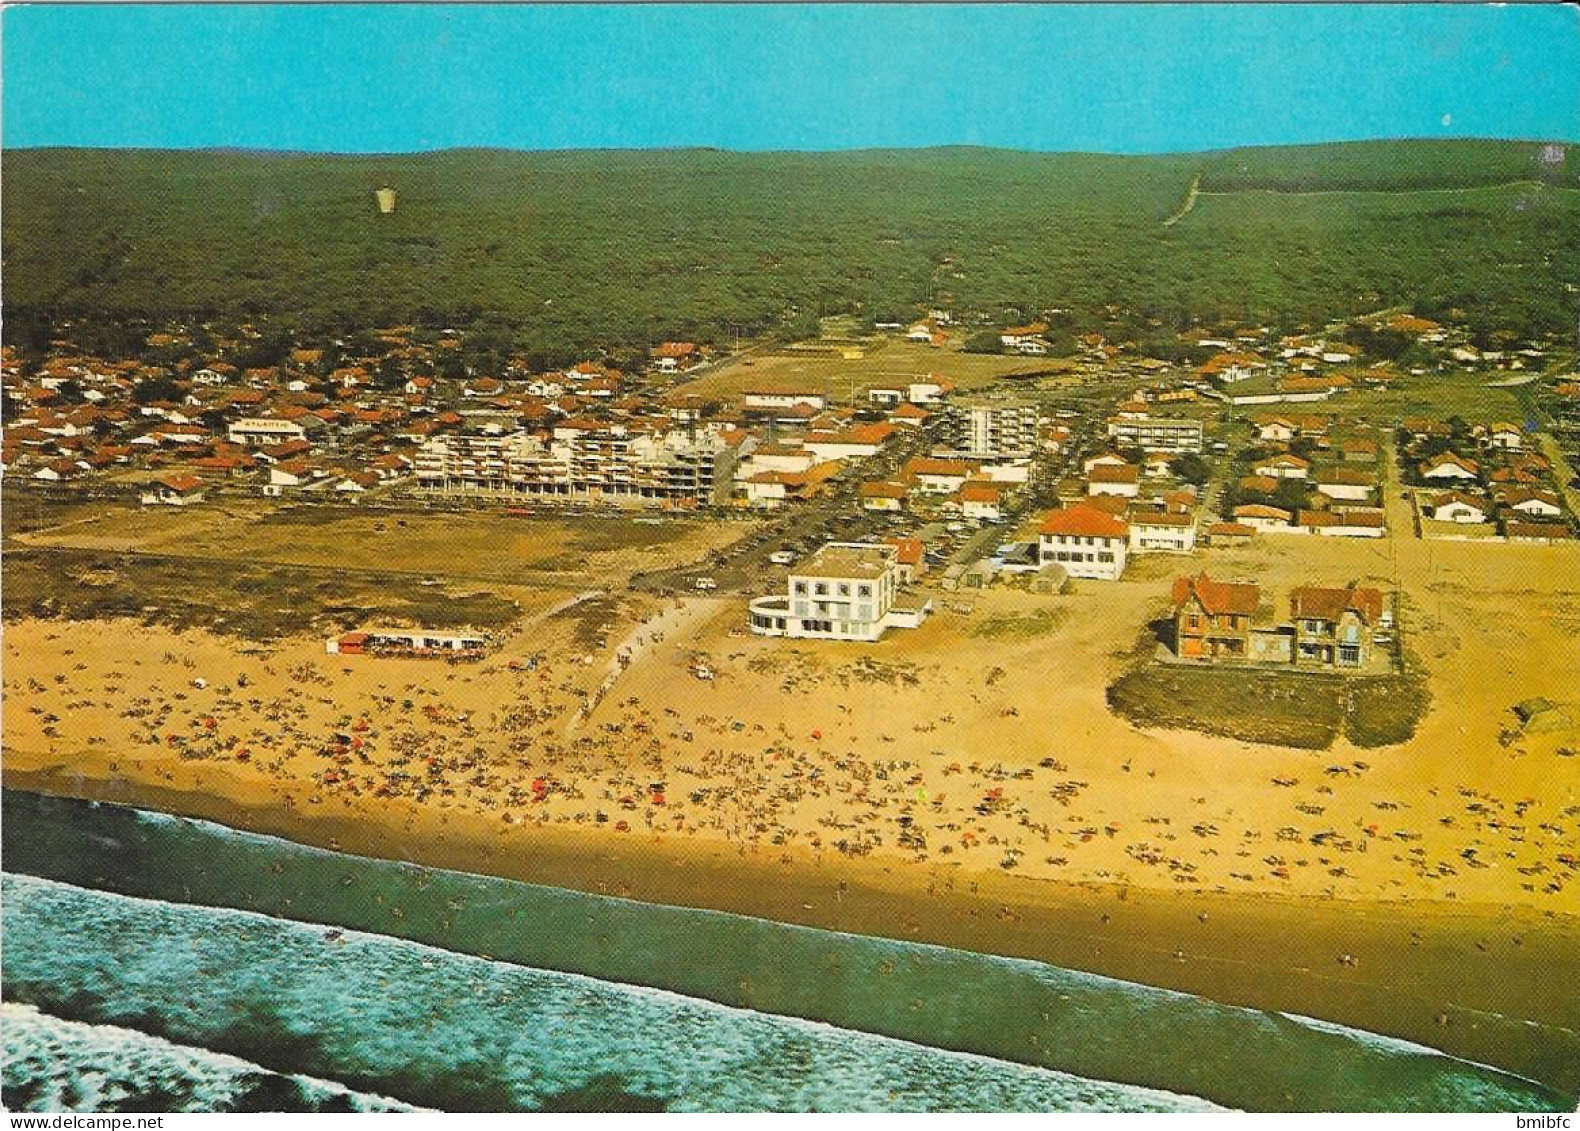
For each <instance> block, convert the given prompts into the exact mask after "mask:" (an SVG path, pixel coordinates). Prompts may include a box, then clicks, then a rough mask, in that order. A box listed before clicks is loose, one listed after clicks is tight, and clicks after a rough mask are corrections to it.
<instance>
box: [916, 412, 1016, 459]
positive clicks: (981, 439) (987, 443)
mask: <svg viewBox="0 0 1580 1131" xmlns="http://www.w3.org/2000/svg"><path fill="white" fill-rule="evenodd" d="M1038 419H1039V416H1038V412H1037V406H1036V405H1035V404H1032V403H1031V402H1029V401H1020V400H977V401H966V402H960V403H951V404H950V405H949V408H948V411H947V412H946V414H945V417H944V430H943V436H942V437H941V439H940V450H941V451H947V452H948V453H949V454H951V455H963V456H971V457H973V458H976V459H996V458H1001V457H1003V458H1011V459H1013V458H1020V457H1026V456H1030V455H1033V454H1035V452H1036V451H1037V443H1038V434H1037V425H1038Z"/></svg>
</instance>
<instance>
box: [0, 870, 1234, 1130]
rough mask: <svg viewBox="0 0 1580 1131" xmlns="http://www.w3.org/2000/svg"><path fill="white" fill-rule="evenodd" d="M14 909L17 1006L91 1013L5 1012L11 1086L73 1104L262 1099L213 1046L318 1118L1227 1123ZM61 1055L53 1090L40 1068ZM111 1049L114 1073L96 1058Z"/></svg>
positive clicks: (966, 1061) (299, 934) (63, 899)
mask: <svg viewBox="0 0 1580 1131" xmlns="http://www.w3.org/2000/svg"><path fill="white" fill-rule="evenodd" d="M4 899H5V907H6V914H5V919H4V929H5V940H4V941H5V974H6V993H7V996H8V997H10V998H13V999H20V1000H25V1001H36V1002H39V1004H40V1005H41V1006H42V1007H43V1008H46V1009H49V1008H53V1009H57V1010H62V1011H68V1012H71V1013H75V1014H79V1015H82V1016H83V1017H85V1018H91V1019H92V1021H91V1023H89V1022H86V1021H78V1022H63V1021H60V1020H58V1019H56V1018H53V1017H50V1018H47V1019H45V1018H42V1017H41V1016H40V1015H38V1014H32V1015H29V1016H28V1017H27V1018H26V1022H27V1023H25V1024H23V1025H20V1026H17V1027H16V1028H15V1029H13V1027H12V1025H11V1023H10V1022H11V1020H12V1017H11V1015H10V1014H8V1015H7V1016H6V1017H5V1021H6V1035H5V1043H6V1068H5V1085H6V1088H7V1090H8V1091H9V1090H13V1089H18V1088H22V1087H30V1088H31V1089H32V1090H33V1092H34V1094H36V1095H41V1096H52V1095H58V1094H59V1093H60V1092H61V1091H62V1090H63V1089H64V1087H65V1086H66V1085H65V1083H64V1082H63V1081H62V1079H61V1078H60V1077H61V1076H62V1075H63V1076H64V1078H65V1080H66V1081H69V1082H70V1086H71V1087H72V1089H73V1090H74V1091H75V1092H77V1093H79V1094H87V1095H90V1096H91V1095H99V1096H103V1095H106V1094H113V1092H112V1090H111V1088H112V1086H111V1085H109V1084H107V1083H106V1081H109V1080H114V1081H121V1080H127V1079H130V1080H131V1081H133V1082H135V1081H138V1080H142V1081H147V1082H149V1083H157V1084H158V1085H159V1086H160V1087H162V1088H165V1089H166V1090H168V1091H172V1092H175V1091H177V1090H182V1091H183V1094H186V1095H190V1096H191V1097H192V1098H193V1099H194V1100H197V1099H211V1100H213V1101H214V1102H216V1103H220V1104H224V1103H228V1102H232V1097H233V1095H234V1094H235V1093H236V1092H237V1091H239V1090H241V1088H240V1082H242V1081H249V1082H252V1086H253V1087H254V1089H256V1088H257V1087H258V1086H259V1085H258V1083H257V1080H256V1078H257V1077H258V1076H259V1069H258V1068H257V1065H256V1064H254V1063H249V1062H248V1060H246V1059H237V1058H236V1057H234V1056H229V1055H216V1054H215V1053H214V1052H210V1051H200V1050H212V1049H219V1050H226V1051H230V1050H245V1052H246V1054H247V1056H248V1057H250V1058H251V1059H252V1060H255V1061H257V1062H264V1063H268V1064H269V1066H270V1067H271V1068H272V1069H273V1071H274V1077H275V1080H276V1081H279V1084H277V1085H276V1091H281V1090H283V1089H282V1088H281V1086H280V1085H283V1084H284V1083H285V1082H286V1081H287V1080H289V1081H290V1082H291V1084H293V1085H294V1086H296V1087H297V1088H298V1089H299V1090H300V1091H301V1093H302V1095H303V1096H304V1097H305V1098H307V1099H309V1100H310V1101H316V1102H317V1104H318V1105H319V1106H322V1105H323V1103H324V1101H325V1100H326V1099H329V1098H330V1097H331V1096H333V1097H336V1098H340V1099H342V1100H343V1101H344V1100H346V1099H348V1098H349V1097H352V1096H355V1097H358V1099H361V1098H362V1097H364V1096H366V1094H367V1092H369V1091H376V1092H384V1093H388V1094H391V1095H395V1096H399V1097H401V1098H402V1099H404V1100H408V1101H410V1102H413V1103H420V1104H424V1105H426V1106H433V1107H439V1108H443V1109H446V1110H468V1109H489V1110H529V1111H535V1110H566V1109H570V1110H577V1109H585V1108H593V1107H617V1108H625V1109H633V1108H634V1109H639V1110H640V1109H652V1110H691V1111H757V1110H781V1111H817V1110H825V1111H827V1110H841V1111H847V1110H848V1111H936V1110H949V1111H1001V1110H1003V1111H1209V1110H1213V1105H1211V1104H1208V1103H1206V1102H1205V1101H1202V1100H1199V1099H1195V1098H1193V1097H1188V1096H1177V1095H1170V1094H1168V1093H1165V1092H1159V1091H1155V1090H1151V1089H1146V1088H1137V1087H1131V1086H1126V1085H1123V1084H1113V1083H1105V1082H1102V1081H1095V1080H1084V1079H1081V1078H1080V1077H1077V1076H1072V1075H1069V1074H1067V1073H1062V1072H1054V1071H1050V1070H1048V1069H1045V1068H1033V1067H1029V1066H1026V1065H1019V1064H1011V1063H1008V1062H1005V1061H997V1060H993V1059H990V1058H987V1057H982V1056H975V1055H972V1054H970V1053H961V1052H948V1051H944V1050H941V1049H934V1048H927V1047H924V1046H920V1045H915V1044H910V1043H908V1042H904V1041H897V1040H894V1039H892V1038H888V1037H879V1036H873V1035H871V1034H868V1033H857V1032H851V1031H849V1030H842V1029H837V1028H834V1027H833V1026H829V1025H823V1024H819V1023H817V1022H812V1021H804V1020H800V1019H796V1018H786V1017H774V1016H769V1015H766V1014H761V1013H755V1012H752V1011H749V1010H742V1009H733V1008H730V1007H728V1006H722V1005H717V1004H714V1003H713V1002H706V1001H699V1000H697V999H695V998H686V997H682V996H681V995H678V994H673V993H669V992H666V991H663V990H653V989H647V988H644V987H640V986H626V985H620V984H618V983H613V982H602V981H599V980H597V979H593V978H588V977H585V976H582V975H578V974H562V973H557V972H554V971H548V970H533V969H528V968H525V967H520V966H515V965H512V964H509V963H504V962H498V961H492V960H488V959H483V958H476V957H473V956H470V955H460V954H454V953H451V952H448V951H443V950H439V949H436V948H434V947H429V946H424V945H422V944H420V943H413V942H408V941H406V940H403V939H393V938H388V937H385V936H380V935H371V934H364V933H362V932H356V931H337V930H334V929H330V928H326V927H324V926H321V925H314V924H305V923H297V922H290V921H287V920H283V919H276V918H272V917H269V916H265V915H258V914H255V913H252V912H246V911H230V910H223V909H216V908H208V907H196V906H192V905H189V904H175V903H165V902H160V901H154V900H143V899H137V898H134V897H131V896H124V895H114V894H110V893H107V892H99V891H92V890H89V889H86V888H78V887H73V886H71V885H68V884H62V883H58V882H56V881H53V880H42V879H36V878H33V877H26V876H7V877H6V878H5V880H4ZM12 1012H13V1013H14V1007H13V1009H12ZM116 1022H121V1023H123V1024H135V1025H138V1026H143V1027H147V1028H150V1029H154V1030H157V1031H158V1032H159V1033H160V1034H161V1036H162V1037H163V1038H165V1039H161V1040H154V1039H152V1038H149V1037H145V1036H142V1035H141V1034H131V1033H128V1032H127V1031H126V1030H125V1029H123V1028H118V1027H116V1026H115V1023H116ZM170 1041H176V1042H180V1043H181V1044H180V1045H173V1044H170V1043H169V1042H170ZM181 1045H185V1046H188V1047H185V1048H183V1047H181ZM57 1051H58V1052H59V1054H60V1057H61V1059H60V1061H59V1062H58V1069H57V1071H58V1075H57V1076H56V1077H55V1078H50V1077H49V1076H48V1074H47V1072H46V1070H45V1068H44V1067H43V1065H44V1064H45V1063H46V1062H47V1059H48V1057H49V1056H50V1055H51V1054H52V1053H55V1052H57ZM106 1052H107V1053H108V1054H109V1056H108V1058H107V1059H108V1060H109V1062H110V1067H108V1068H107V1067H105V1064H104V1061H103V1060H102V1059H100V1057H99V1056H97V1055H95V1054H101V1053H106ZM285 1074H290V1075H289V1076H287V1075H285ZM304 1077H307V1078H309V1079H310V1078H312V1077H332V1078H333V1079H335V1080H337V1081H340V1082H342V1084H343V1085H345V1086H344V1087H341V1086H337V1085H326V1084H323V1083H321V1082H315V1083H314V1084H311V1085H309V1084H307V1083H305V1082H304ZM348 1089H349V1090H348ZM52 1110H53V1108H52Z"/></svg>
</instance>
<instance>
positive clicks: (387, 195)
mask: <svg viewBox="0 0 1580 1131" xmlns="http://www.w3.org/2000/svg"><path fill="white" fill-rule="evenodd" d="M373 199H374V200H376V201H378V204H379V212H380V213H381V214H382V215H385V216H388V215H389V214H390V213H391V212H394V211H395V190H394V189H392V188H381V189H375V190H373Z"/></svg>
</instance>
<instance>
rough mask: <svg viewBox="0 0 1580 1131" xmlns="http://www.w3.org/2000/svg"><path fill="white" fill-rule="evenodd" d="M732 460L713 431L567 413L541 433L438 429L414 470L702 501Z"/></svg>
mask: <svg viewBox="0 0 1580 1131" xmlns="http://www.w3.org/2000/svg"><path fill="white" fill-rule="evenodd" d="M734 466H735V449H734V448H732V447H731V446H730V445H729V444H727V443H726V442H725V441H724V440H723V439H722V438H721V437H719V436H718V435H717V434H716V433H713V432H698V433H696V434H695V435H693V434H691V433H689V432H687V431H685V430H671V431H652V430H645V429H637V428H631V427H629V426H627V425H624V424H611V423H607V422H596V421H586V420H567V421H562V422H561V423H560V424H558V425H556V426H555V427H554V428H553V429H552V430H551V431H550V432H548V433H547V434H535V433H530V432H526V431H517V432H510V433H505V434H497V435H496V434H492V433H489V432H469V433H460V434H451V435H444V436H436V437H433V438H432V439H430V440H428V441H427V442H426V443H424V444H423V446H422V447H421V448H420V449H419V450H418V452H417V456H416V460H415V468H414V470H415V473H416V477H417V483H418V485H419V486H421V487H424V488H428V489H431V490H437V491H460V492H484V493H495V494H501V495H523V496H529V497H532V498H541V499H546V500H555V499H563V500H567V501H582V502H586V501H595V502H596V501H602V502H613V503H624V504H635V505H640V506H686V507H692V506H697V507H705V506H713V505H716V504H720V503H723V502H726V501H727V500H728V498H729V495H730V486H731V477H732V473H733V471H734Z"/></svg>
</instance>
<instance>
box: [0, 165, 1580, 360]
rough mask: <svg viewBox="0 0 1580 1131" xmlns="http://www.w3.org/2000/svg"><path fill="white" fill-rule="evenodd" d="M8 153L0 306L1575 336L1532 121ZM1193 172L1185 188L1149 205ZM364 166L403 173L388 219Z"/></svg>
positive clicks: (1556, 197) (1561, 191)
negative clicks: (1225, 324)
mask: <svg viewBox="0 0 1580 1131" xmlns="http://www.w3.org/2000/svg"><path fill="white" fill-rule="evenodd" d="M3 172H4V226H3V236H4V272H5V280H6V287H5V314H6V316H7V319H8V321H11V324H12V326H13V327H17V326H22V327H27V326H42V325H45V324H56V325H58V324H60V323H61V322H63V321H67V320H74V319H82V318H88V319H96V320H101V321H102V320H118V321H130V322H135V323H139V324H157V323H163V322H167V321H170V320H173V319H199V320H201V319H254V320H262V319H269V320H271V321H273V322H275V323H277V324H282V325H285V326H289V327H291V328H292V329H294V330H296V331H298V332H302V333H305V334H323V333H350V332H353V331H355V330H357V329H362V328H366V327H369V326H376V325H388V324H396V323H404V322H415V323H418V324H419V325H422V326H425V327H429V328H434V329H438V328H443V327H451V326H453V327H456V328H467V329H473V330H477V329H480V328H492V329H493V330H494V331H495V332H496V333H498V334H499V335H500V336H501V337H503V338H506V339H509V340H510V341H512V342H513V343H514V344H515V345H517V346H519V347H521V348H525V349H531V350H536V351H546V353H548V354H556V353H561V352H563V353H567V354H581V353H584V352H585V351H587V350H590V349H598V348H608V349H633V348H634V349H640V348H643V347H645V346H648V345H650V344H652V343H654V342H657V341H660V340H663V339H667V338H680V339H691V340H697V341H704V342H725V341H729V340H733V338H734V336H735V334H736V333H737V332H739V333H741V334H743V335H753V334H760V333H765V332H782V333H787V334H789V333H799V332H802V331H804V330H806V329H807V328H808V327H809V326H811V325H812V324H813V320H814V319H815V318H816V317H817V316H819V315H826V314H836V313H844V314H855V315H857V316H858V317H860V318H864V319H867V320H876V321H887V320H895V321H904V320H907V319H910V318H913V317H915V316H917V315H918V314H919V313H922V312H925V311H926V310H927V309H928V308H930V307H932V306H942V307H947V308H950V309H952V310H953V311H955V312H956V313H957V315H966V316H977V317H980V318H982V319H986V320H990V321H993V322H1003V321H1009V320H1013V319H1015V318H1018V317H1020V316H1022V315H1026V316H1030V315H1032V314H1034V313H1036V312H1038V311H1043V310H1046V309H1050V308H1057V309H1060V310H1063V311H1066V312H1068V313H1067V314H1066V316H1065V318H1064V322H1065V326H1064V327H1063V328H1064V329H1069V330H1081V329H1083V328H1095V327H1096V326H1099V325H1104V324H1106V325H1108V326H1110V327H1112V324H1113V322H1114V321H1115V320H1116V318H1117V319H1119V320H1121V321H1128V322H1130V323H1132V324H1133V329H1134V332H1135V333H1136V334H1138V335H1141V336H1146V335H1147V334H1149V333H1151V334H1156V335H1159V336H1161V335H1162V334H1165V333H1169V332H1172V331H1173V330H1175V329H1178V328H1182V327H1184V326H1187V325H1191V324H1195V323H1207V324H1211V323H1214V322H1218V321H1255V322H1270V323H1272V324H1275V325H1280V326H1286V325H1287V326H1289V327H1291V328H1293V327H1295V326H1298V325H1301V324H1319V323H1321V322H1325V321H1327V320H1329V319H1331V318H1338V317H1343V316H1345V315H1348V314H1353V313H1357V312H1360V311H1365V310H1372V309H1377V308H1378V307H1382V306H1395V305H1397V306H1405V307H1410V308H1413V309H1414V310H1416V311H1417V312H1418V313H1421V314H1423V315H1425V316H1427V317H1433V316H1440V317H1441V316H1449V317H1456V318H1460V319H1462V320H1464V321H1466V322H1467V323H1469V324H1470V325H1471V327H1472V329H1479V330H1480V331H1481V332H1483V333H1486V332H1490V331H1491V330H1494V329H1507V330H1512V331H1514V332H1515V333H1516V334H1518V335H1520V336H1521V337H1526V336H1538V335H1542V334H1549V333H1561V332H1564V331H1566V330H1569V329H1572V327H1573V321H1574V311H1575V306H1576V297H1577V293H1580V191H1576V189H1577V187H1580V158H1576V157H1573V156H1569V155H1567V154H1564V153H1563V152H1562V151H1561V150H1558V149H1556V148H1555V147H1544V146H1542V145H1540V144H1538V143H1533V142H1368V143H1351V144H1340V145H1328V146H1311V147H1300V148H1291V149H1265V150H1238V151H1229V152H1223V153H1212V154H1194V155H1168V156H1157V157H1115V156H1099V155H1085V154H1030V153H1018V152H1008V151H999V150H980V149H964V148H961V149H932V150H895V151H864V152H851V153H823V154H789V153H763V154H738V153H725V152H717V151H710V150H666V151H619V152H613V151H610V152H605V151H576V152H559V153H516V152H497V151H483V150H457V151H447V152H442V153H431V154H414V155H399V156H318V155H294V154H273V153H270V154H258V153H243V152H218V151H204V152H156V151H142V150H136V151H133V150H17V151H11V152H8V153H7V154H5V157H4V169H3ZM1197 175H1200V176H1201V178H1202V179H1201V190H1202V196H1201V197H1200V199H1199V200H1198V201H1197V202H1196V204H1195V207H1194V208H1193V209H1192V210H1191V211H1190V213H1189V214H1188V215H1186V216H1185V217H1184V218H1183V219H1182V220H1181V221H1180V222H1178V223H1177V224H1174V225H1172V226H1169V227H1165V226H1164V225H1163V220H1164V219H1165V218H1167V217H1168V216H1169V215H1170V214H1171V213H1173V212H1175V211H1176V210H1177V209H1178V208H1179V207H1180V206H1181V203H1182V202H1183V201H1184V199H1185V196H1186V192H1187V189H1188V187H1189V184H1190V182H1191V179H1192V178H1193V177H1194V176H1197ZM381 186H389V187H392V188H394V189H395V190H396V192H397V193H398V204H397V207H396V210H395V212H394V213H393V214H392V215H380V214H379V212H378V209H377V208H376V206H375V203H374V196H373V191H374V189H376V188H379V187H381ZM1266 190H1272V191H1266ZM1331 190H1340V191H1339V192H1338V194H1337V195H1318V196H1309V195H1308V196H1298V195H1288V194H1290V193H1309V192H1328V191H1331ZM1420 190H1451V191H1425V192H1423V191H1420ZM1219 194H1229V195H1219ZM1456 312H1457V313H1456ZM1130 328H1131V327H1126V329H1130Z"/></svg>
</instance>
